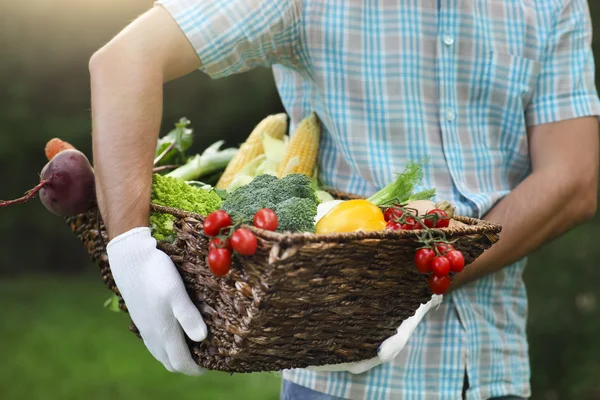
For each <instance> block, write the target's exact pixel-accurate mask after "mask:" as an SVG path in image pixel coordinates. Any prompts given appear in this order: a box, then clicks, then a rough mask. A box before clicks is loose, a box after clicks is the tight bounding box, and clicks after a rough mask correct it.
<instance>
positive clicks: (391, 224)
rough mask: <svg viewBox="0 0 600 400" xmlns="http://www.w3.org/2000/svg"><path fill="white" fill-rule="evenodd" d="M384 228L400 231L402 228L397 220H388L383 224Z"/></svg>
mask: <svg viewBox="0 0 600 400" xmlns="http://www.w3.org/2000/svg"><path fill="white" fill-rule="evenodd" d="M385 229H389V230H391V231H400V230H402V227H401V226H400V224H399V223H398V222H396V221H392V220H390V221H388V222H387V223H386V224H385Z"/></svg>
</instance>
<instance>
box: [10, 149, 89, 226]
mask: <svg viewBox="0 0 600 400" xmlns="http://www.w3.org/2000/svg"><path fill="white" fill-rule="evenodd" d="M37 192H39V194H40V200H41V202H42V204H43V205H44V206H45V207H46V209H48V211H50V212H51V213H53V214H56V215H59V216H63V217H71V216H75V215H78V214H81V213H84V212H86V211H88V210H89V209H90V208H91V207H92V206H93V205H94V203H95V190H94V170H93V168H92V166H91V165H90V162H89V160H88V159H87V157H86V156H85V154H83V153H82V152H81V151H79V150H75V149H69V150H63V151H61V152H60V153H58V154H57V155H56V156H55V157H54V158H52V160H50V161H49V162H48V163H47V164H46V165H45V166H44V168H43V169H42V172H41V174H40V183H39V184H38V185H37V186H36V187H34V188H33V189H31V190H30V191H29V192H27V194H26V195H25V196H23V197H21V198H19V199H15V200H10V201H0V207H3V206H8V205H11V204H17V203H24V202H26V201H28V200H30V199H31V198H33V197H34V196H35V194H36V193H37Z"/></svg>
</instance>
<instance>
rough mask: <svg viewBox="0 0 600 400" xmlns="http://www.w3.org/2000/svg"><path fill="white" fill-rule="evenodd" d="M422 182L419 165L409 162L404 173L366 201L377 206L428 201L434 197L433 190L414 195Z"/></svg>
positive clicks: (421, 170)
mask: <svg viewBox="0 0 600 400" xmlns="http://www.w3.org/2000/svg"><path fill="white" fill-rule="evenodd" d="M422 180H423V168H422V167H421V165H419V164H417V163H414V162H409V163H408V164H407V165H406V168H405V169H404V171H403V172H402V173H400V174H398V175H397V176H396V179H394V181H393V182H392V183H390V184H389V185H387V186H386V187H384V188H383V189H381V190H380V191H378V192H377V193H375V194H374V195H372V196H371V197H369V198H368V200H369V201H370V202H371V203H373V204H376V205H378V206H385V205H392V204H404V203H407V202H408V201H411V200H430V199H432V198H433V197H434V196H435V189H428V190H423V191H420V192H418V193H414V190H415V187H416V186H417V185H419V184H420V183H421V181H422Z"/></svg>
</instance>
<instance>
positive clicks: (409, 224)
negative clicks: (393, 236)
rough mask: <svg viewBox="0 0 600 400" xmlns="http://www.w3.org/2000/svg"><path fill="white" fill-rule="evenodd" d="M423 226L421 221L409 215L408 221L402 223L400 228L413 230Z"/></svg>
mask: <svg viewBox="0 0 600 400" xmlns="http://www.w3.org/2000/svg"><path fill="white" fill-rule="evenodd" d="M420 228H421V224H419V222H418V221H417V220H416V219H414V218H413V217H407V218H406V222H405V223H403V224H400V229H402V230H405V231H412V230H414V229H420Z"/></svg>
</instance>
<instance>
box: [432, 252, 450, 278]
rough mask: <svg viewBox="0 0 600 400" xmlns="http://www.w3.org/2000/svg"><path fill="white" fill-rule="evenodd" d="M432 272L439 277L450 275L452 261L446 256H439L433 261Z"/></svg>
mask: <svg viewBox="0 0 600 400" xmlns="http://www.w3.org/2000/svg"><path fill="white" fill-rule="evenodd" d="M431 271H432V272H433V273H434V274H435V275H438V276H444V275H448V274H449V273H450V260H448V258H446V256H437V257H435V258H434V259H433V260H432V261H431Z"/></svg>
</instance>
